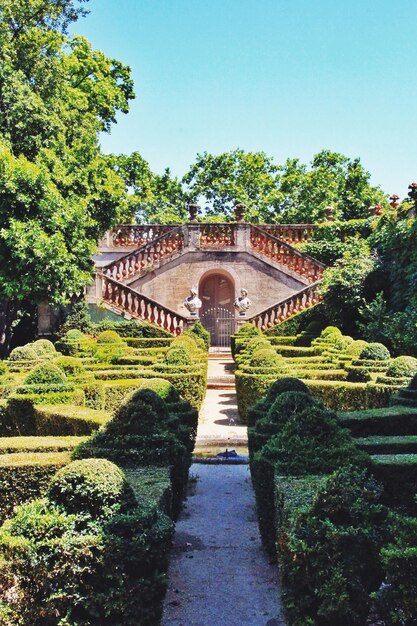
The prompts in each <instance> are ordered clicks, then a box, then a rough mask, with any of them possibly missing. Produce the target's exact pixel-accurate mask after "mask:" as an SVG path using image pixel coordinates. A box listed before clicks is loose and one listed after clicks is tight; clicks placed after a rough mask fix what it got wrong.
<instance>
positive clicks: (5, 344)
mask: <svg viewBox="0 0 417 626" xmlns="http://www.w3.org/2000/svg"><path fill="white" fill-rule="evenodd" d="M17 311H18V305H17V302H16V301H15V300H11V299H5V300H0V358H1V359H5V358H6V357H7V356H8V355H9V350H10V340H11V338H12V334H13V333H12V323H13V322H14V320H15V318H16V314H17Z"/></svg>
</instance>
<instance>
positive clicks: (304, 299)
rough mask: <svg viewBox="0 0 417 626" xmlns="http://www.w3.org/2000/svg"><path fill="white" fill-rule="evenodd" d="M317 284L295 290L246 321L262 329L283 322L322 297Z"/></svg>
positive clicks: (319, 300) (318, 283)
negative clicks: (287, 296) (290, 294)
mask: <svg viewBox="0 0 417 626" xmlns="http://www.w3.org/2000/svg"><path fill="white" fill-rule="evenodd" d="M319 286H320V282H317V283H314V284H312V285H308V287H305V288H304V289H301V290H300V291H297V293H294V294H293V295H292V296H290V297H289V298H286V299H285V300H281V301H280V302H277V304H274V305H273V306H271V307H269V308H268V309H265V310H264V311H261V313H258V315H254V316H253V317H251V318H249V319H248V322H251V323H252V324H254V325H255V326H257V327H258V328H260V329H261V330H262V331H264V330H267V329H268V328H271V327H272V326H275V324H280V323H281V322H284V321H285V320H286V319H288V318H290V317H292V316H293V315H296V313H301V311H304V310H305V309H308V308H309V307H311V306H314V305H316V304H318V303H319V302H321V300H322V297H321V295H320V292H319Z"/></svg>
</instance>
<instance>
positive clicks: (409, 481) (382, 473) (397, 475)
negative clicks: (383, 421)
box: [371, 454, 417, 515]
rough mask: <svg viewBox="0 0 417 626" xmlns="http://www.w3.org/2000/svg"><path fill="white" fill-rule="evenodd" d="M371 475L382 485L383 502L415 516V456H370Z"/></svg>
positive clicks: (416, 512)
mask: <svg viewBox="0 0 417 626" xmlns="http://www.w3.org/2000/svg"><path fill="white" fill-rule="evenodd" d="M371 459H372V473H373V474H374V475H375V477H376V478H377V479H378V480H379V481H380V482H381V483H382V484H383V485H384V492H383V501H384V502H385V503H386V505H387V506H394V507H399V508H400V509H404V508H405V510H406V511H407V513H410V514H412V515H416V514H417V502H416V499H415V496H416V493H417V454H377V455H372V456H371Z"/></svg>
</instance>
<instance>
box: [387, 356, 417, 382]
mask: <svg viewBox="0 0 417 626" xmlns="http://www.w3.org/2000/svg"><path fill="white" fill-rule="evenodd" d="M416 373H417V359H414V358H413V357H412V356H398V357H397V358H396V359H394V360H393V361H392V363H391V365H390V366H389V368H388V369H387V371H386V376H390V377H392V378H403V377H406V376H414V375H415V374H416Z"/></svg>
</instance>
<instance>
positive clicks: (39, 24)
mask: <svg viewBox="0 0 417 626" xmlns="http://www.w3.org/2000/svg"><path fill="white" fill-rule="evenodd" d="M83 5H84V3H83V2H77V1H76V0H0V209H1V212H0V320H1V327H0V331H1V335H2V336H1V339H2V344H3V345H5V344H7V342H8V338H9V336H10V325H11V323H12V321H13V319H14V318H15V317H16V315H17V312H18V310H19V307H21V306H22V303H24V302H28V301H30V302H40V301H41V300H42V299H46V298H47V299H48V300H49V301H51V302H63V301H65V300H66V299H68V297H69V295H71V294H73V293H74V292H76V291H79V290H80V289H81V288H82V287H83V286H84V285H85V284H86V283H87V282H88V281H89V279H90V256H91V253H92V251H93V248H94V243H95V241H96V240H97V238H98V237H99V236H100V235H101V234H102V233H103V232H104V231H105V230H106V229H107V228H108V227H110V226H111V225H112V224H114V223H115V222H116V221H118V220H120V219H123V218H124V217H125V216H126V211H127V209H128V204H127V200H126V193H125V185H124V181H123V180H122V179H121V178H120V177H119V176H118V174H117V172H115V170H114V169H113V167H112V161H111V158H110V157H108V156H106V155H104V154H103V153H102V152H101V150H100V146H99V142H98V139H99V134H100V133H101V132H107V131H109V129H110V127H111V125H112V124H113V123H114V122H115V120H116V114H117V112H119V111H120V112H124V113H126V112H127V111H128V108H129V101H130V100H131V99H132V98H133V97H134V93H133V83H132V80H131V78H130V70H129V67H127V66H125V65H123V64H122V63H121V62H120V61H118V60H116V59H111V58H107V57H106V56H105V55H104V54H103V53H102V52H100V51H98V50H94V49H93V48H92V46H91V44H90V43H89V42H88V41H87V39H85V38H83V37H78V36H72V37H70V36H68V34H67V29H68V26H69V24H70V23H72V22H74V21H76V20H77V19H78V17H79V16H81V15H83V14H85V9H84V6H83Z"/></svg>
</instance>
